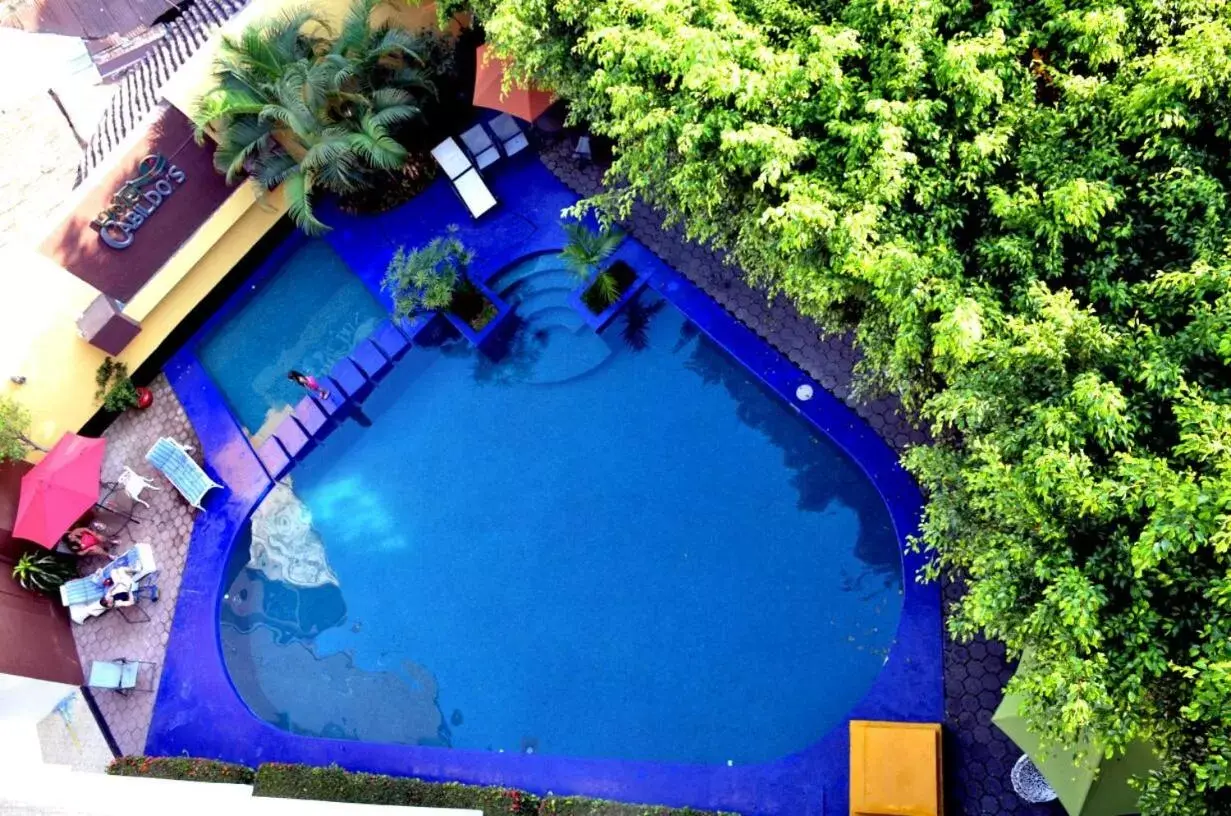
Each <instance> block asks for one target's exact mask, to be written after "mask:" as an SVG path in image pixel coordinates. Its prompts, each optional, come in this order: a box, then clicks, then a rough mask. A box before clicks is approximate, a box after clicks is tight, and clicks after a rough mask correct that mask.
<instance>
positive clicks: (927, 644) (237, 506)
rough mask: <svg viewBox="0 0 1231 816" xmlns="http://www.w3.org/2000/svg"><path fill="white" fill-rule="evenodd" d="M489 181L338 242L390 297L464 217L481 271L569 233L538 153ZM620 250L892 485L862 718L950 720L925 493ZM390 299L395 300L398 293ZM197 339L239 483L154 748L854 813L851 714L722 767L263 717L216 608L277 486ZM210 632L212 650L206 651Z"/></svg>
mask: <svg viewBox="0 0 1231 816" xmlns="http://www.w3.org/2000/svg"><path fill="white" fill-rule="evenodd" d="M491 186H492V188H493V192H494V193H495V194H496V196H497V198H499V199H500V200H501V201H502V202H504V204H503V205H502V206H501V207H500V208H499V209H498V210H497V211H496V212H494V213H493V214H491V215H489V216H487V217H485V218H484V219H483V220H482V221H480V222H478V223H474V222H472V221H470V219H469V217H468V216H467V215H466V213H465V212H464V211H463V210H462V208H461V205H460V203H459V202H457V201H456V199H455V198H454V197H453V196H452V192H451V191H450V190H449V189H448V187H447V186H446V185H444V184H442V183H440V182H438V183H436V184H434V185H432V187H430V188H429V189H428V190H427V191H426V192H425V193H424V194H423V195H421V196H419V197H418V198H416V199H414V200H413V201H411V202H409V203H408V204H407V205H405V206H403V207H402V208H400V209H398V210H396V211H394V212H390V213H385V214H383V215H380V216H376V217H371V218H365V219H358V218H349V217H345V216H342V215H341V214H334V213H329V214H327V220H329V221H330V223H333V224H335V225H336V228H335V230H334V231H333V232H332V233H330V237H329V238H328V240H329V241H330V244H331V245H332V246H333V247H334V249H335V250H336V251H337V252H338V253H339V254H340V255H341V256H342V257H343V259H344V260H345V261H346V262H347V264H348V265H350V266H351V267H352V269H354V270H355V271H356V273H357V274H358V275H359V276H360V278H361V279H362V280H364V282H365V284H367V285H368V286H369V288H370V289H372V291H373V292H374V293H377V294H378V297H381V298H384V297H385V296H384V295H383V293H380V289H379V280H380V277H381V276H382V275H383V271H384V265H385V263H386V261H387V259H388V257H389V255H390V254H391V253H392V251H393V249H394V248H396V246H397V245H398V244H399V243H408V244H410V245H416V244H420V243H423V242H426V241H427V240H430V238H431V237H433V235H435V234H439V233H440V232H442V231H443V230H444V229H445V228H446V227H447V225H448V224H451V223H456V224H458V225H459V227H460V231H461V233H462V239H463V241H465V242H466V243H467V245H468V246H471V248H472V249H474V250H475V252H476V261H475V270H476V276H477V277H479V278H480V279H486V278H487V277H490V276H491V275H493V274H495V273H496V272H497V271H499V269H501V268H503V267H504V266H506V265H507V264H508V262H509V261H510V260H511V259H513V258H517V257H522V256H525V255H530V254H533V253H539V252H545V251H553V250H558V249H559V248H560V247H561V246H563V245H564V235H563V231H562V230H561V228H560V225H559V219H558V214H559V213H560V211H561V210H563V209H564V208H566V207H568V206H570V205H572V204H573V203H574V202H575V197H574V196H573V195H572V194H571V193H570V192H569V191H568V190H567V189H566V188H565V187H563V185H561V184H560V183H559V182H558V181H557V180H556V179H555V177H554V176H552V175H551V174H550V173H549V172H548V171H547V170H546V168H544V167H543V166H542V165H541V164H539V163H538V162H535V161H530V162H522V163H520V164H518V165H516V166H509V167H505V168H502V169H498V170H497V172H496V173H495V174H494V175H493V178H492V179H491ZM621 252H622V254H624V256H625V259H626V261H627V262H628V263H629V264H630V265H631V266H632V267H633V268H634V269H635V270H637V272H638V273H640V274H642V275H643V276H644V277H645V278H646V280H647V284H648V285H649V286H650V287H651V288H653V289H654V290H655V291H657V292H658V293H660V294H661V295H662V296H664V297H666V298H667V299H669V300H670V301H671V302H672V303H673V304H675V305H676V306H677V307H678V308H679V309H680V310H681V311H682V312H684V314H685V315H686V316H687V317H688V318H689V319H690V320H692V321H693V322H694V323H696V324H697V326H698V327H699V328H700V329H701V330H702V331H704V332H705V333H706V334H707V335H709V336H710V337H711V338H712V339H713V340H714V341H715V342H717V343H718V344H719V345H721V346H722V347H723V348H725V349H726V350H727V351H728V352H729V353H730V354H732V355H733V356H734V357H736V358H737V359H738V360H739V361H740V362H741V363H743V364H744V365H745V366H746V367H747V368H748V369H749V370H750V371H752V372H753V373H754V374H756V375H757V376H758V377H759V378H760V379H761V380H762V381H763V382H764V383H765V384H766V385H767V386H768V387H769V388H771V389H772V390H774V391H775V392H776V393H778V394H779V395H780V396H781V397H782V398H783V399H784V400H786V401H787V403H788V404H790V405H792V407H794V408H795V410H797V411H799V412H800V413H801V414H802V415H803V416H805V417H807V418H808V419H809V420H810V421H811V422H812V423H813V424H815V425H816V426H817V427H818V428H819V429H820V430H822V431H823V432H825V433H826V434H828V435H829V437H830V438H831V439H833V440H834V441H835V442H836V443H837V444H838V445H839V446H840V447H841V448H842V449H843V450H845V451H846V453H847V454H848V455H850V456H851V458H852V459H853V460H854V461H855V462H857V463H858V464H859V465H860V466H861V467H862V468H863V469H864V471H865V472H866V473H867V475H868V477H869V478H870V480H871V481H872V483H873V484H874V485H875V486H876V488H877V489H878V491H879V492H880V493H881V495H882V497H883V498H884V500H885V502H886V504H887V506H888V508H889V511H890V513H891V516H892V519H893V523H894V527H895V532H896V534H897V536H898V539H899V542H900V544H901V547H902V563H903V570H904V578H905V580H904V598H903V609H902V616H901V620H900V623H899V628H898V632H897V638H896V641H895V644H894V646H893V649H892V651H891V652H890V654H889V656H888V658H887V660H886V664H885V667H884V670H883V671H882V672H881V674H880V676H879V677H878V678H877V680H876V681H875V683H874V684H873V686H872V688H871V689H870V690H869V691H868V693H867V694H866V695H865V697H864V698H863V699H862V700H861V701H860V702H859V703H858V704H857V705H856V706H855V707H854V709H853V710H852V711H851V712H850V717H851V718H861V719H889V720H908V721H929V722H940V721H941V719H942V716H943V690H942V678H941V664H940V659H941V611H940V596H939V588H938V587H937V586H936V585H935V584H921V583H918V582H917V581H916V580H915V576H916V574H917V573H918V571H919V569H920V568H921V567H922V566H923V564H924V559H923V556H921V555H920V554H918V553H916V552H914V551H912V550H911V549H910V548H908V547H907V546H906V541H907V537H908V536H910V535H911V534H913V533H914V532H915V531H916V530H917V525H918V519H919V513H920V509H921V505H922V500H921V496H920V494H919V491H918V489H917V487H916V486H915V484H914V482H913V481H912V480H911V479H910V477H909V475H908V474H907V473H906V472H905V471H904V470H903V469H902V468H901V466H900V465H899V464H898V462H897V458H896V456H895V455H894V454H893V452H892V451H891V450H890V449H889V447H888V446H887V445H886V444H885V443H884V442H883V440H881V439H880V438H879V437H878V436H877V435H876V433H875V432H874V431H873V430H872V429H871V428H870V427H869V426H867V425H866V424H865V423H864V422H863V421H862V420H860V419H859V418H858V417H857V416H855V414H854V413H853V412H851V411H850V409H848V408H847V407H846V406H845V405H843V404H842V403H841V402H839V401H838V400H837V399H836V398H835V397H833V396H832V395H830V394H829V393H828V392H827V391H825V390H824V389H823V388H821V387H820V386H819V384H817V383H814V382H812V381H811V380H809V379H808V378H807V377H805V376H804V375H802V374H801V373H800V372H799V371H798V369H796V368H795V367H794V366H793V365H791V364H790V363H789V362H788V361H787V360H786V359H785V358H784V357H782V356H781V355H780V354H779V353H778V352H777V351H775V350H774V349H773V348H772V347H770V346H768V345H767V344H766V343H765V342H764V341H762V340H761V339H760V338H758V337H757V336H756V335H755V334H753V333H752V332H751V331H750V330H748V329H747V328H746V327H744V326H742V325H741V324H739V323H738V322H736V321H735V320H734V319H733V318H732V317H731V316H729V315H728V314H727V313H726V312H725V311H723V310H722V308H721V307H719V306H718V305H717V304H716V303H715V302H714V301H712V300H711V299H710V298H709V297H708V296H707V295H705V294H704V293H703V292H701V291H700V290H698V289H697V288H696V287H695V286H693V285H692V284H691V283H689V282H688V281H687V280H685V279H684V278H683V277H682V276H680V275H679V274H677V273H676V272H675V271H674V270H672V269H671V268H670V267H668V266H666V264H664V263H663V262H662V261H660V260H659V259H658V258H657V257H656V256H655V255H653V253H651V252H650V251H649V250H647V249H646V248H645V247H644V246H642V245H641V244H639V243H637V242H636V241H633V240H631V239H629V240H627V241H626V242H625V245H624V246H623V247H622V248H621ZM240 297H241V296H238V295H237V296H236V300H237V301H238V300H239V299H240ZM382 302H384V303H386V305H389V304H388V301H387V299H386V300H382ZM192 349H193V344H192V343H190V344H189V345H188V346H186V347H185V349H184V350H182V351H181V352H180V353H179V354H177V355H176V356H175V357H174V358H173V359H172V361H171V362H170V363H169V364H168V366H167V369H166V373H167V376H168V379H169V380H170V382H171V385H172V387H173V388H174V389H175V390H176V394H177V396H178V397H179V398H180V400H181V402H182V403H183V405H184V409H185V411H186V412H187V414H188V416H189V418H190V420H191V421H192V422H193V425H194V426H195V427H196V429H197V431H198V434H199V436H200V437H201V442H202V446H203V448H204V454H205V459H206V466H207V468H208V469H210V470H211V471H213V472H214V473H216V474H218V476H220V477H221V479H222V480H223V481H224V482H225V483H226V484H227V485H228V487H230V488H231V489H230V490H229V491H228V492H226V493H225V494H223V495H221V496H220V497H219V498H218V499H217V500H215V503H214V504H212V505H210V506H209V508H208V509H209V512H207V513H204V514H200V515H199V516H198V519H197V522H196V525H195V526H194V529H193V535H192V545H191V547H190V550H189V556H188V564H187V567H186V569H185V575H184V586H183V589H182V590H181V596H180V601H179V604H178V607H177V611H176V618H175V623H174V625H173V629H172V636H171V644H170V647H169V649H168V653H167V661H166V665H165V667H164V671H163V682H162V686H161V688H160V691H159V696H158V700H157V704H156V707H155V711H154V718H153V722H152V723H151V727H150V736H149V739H148V743H147V746H146V749H147V753H150V754H162V755H179V754H185V753H186V754H190V755H194V756H206V757H217V758H222V759H228V760H232V761H236V762H243V763H247V764H256V763H260V762H266V761H281V762H303V763H307V764H312V765H328V764H331V763H337V764H340V765H342V766H343V767H347V768H350V769H354V770H366V771H372V772H377V773H393V774H400V775H416V776H421V777H424V778H427V779H437V780H457V781H463V782H471V783H479V784H498V785H510V786H518V787H523V788H527V789H530V790H534V791H538V792H546V791H548V790H550V791H553V792H555V793H565V794H568V793H584V794H589V795H596V796H602V797H607V798H612V799H619V800H623V801H634V802H651V803H660V804H666V805H689V806H694V807H707V808H722V809H727V810H734V811H737V812H740V813H743V814H746V815H748V816H754V815H762V816H813V815H815V814H845V813H846V812H847V810H848V804H847V801H848V799H847V797H848V791H847V784H848V782H847V761H848V760H847V757H848V751H849V742H848V729H847V724H846V723H845V722H843V723H840V724H839V725H838V726H837V727H835V728H834V729H832V730H831V731H830V732H829V733H828V734H826V735H824V736H823V737H822V738H821V739H820V740H819V741H818V742H817V743H815V744H814V745H812V746H810V747H809V748H807V749H806V750H804V751H801V752H799V753H796V754H793V755H791V756H788V757H785V758H783V759H781V760H778V761H774V762H769V763H763V764H758V765H748V766H735V767H722V766H697V765H676V764H671V763H652V762H626V761H615V760H586V759H573V758H567V757H550V756H539V755H534V756H528V755H523V754H491V753H486V752H471V751H464V750H459V749H439V748H427V747H414V746H404V745H389V744H371V743H362V742H353V741H343V740H330V739H321V738H313V737H302V736H296V735H294V734H291V733H288V732H286V731H282V730H280V729H278V728H276V727H274V726H272V725H269V724H267V723H265V722H263V721H261V720H260V719H258V718H257V717H256V716H255V715H254V714H253V713H252V712H251V711H250V710H249V709H248V708H247V707H246V706H245V705H244V703H243V702H242V700H241V699H240V698H239V696H238V694H237V693H236V691H235V688H234V686H233V684H232V682H231V679H230V678H229V676H228V675H227V672H226V669H225V667H224V663H223V658H222V654H221V645H220V639H219V627H218V619H219V608H220V603H221V595H222V591H223V586H222V576H223V574H224V571H225V567H226V564H227V560H228V558H229V556H230V550H231V547H232V544H233V542H234V541H235V539H236V537H237V536H238V535H239V534H240V532H241V528H242V527H243V525H244V523H245V521H246V519H247V518H248V516H249V515H250V514H251V513H252V511H253V510H254V509H255V507H256V505H257V504H258V503H259V501H260V500H261V498H262V497H263V496H264V495H265V493H266V492H267V491H268V489H269V487H270V485H271V484H272V483H271V481H270V479H269V476H268V475H267V473H266V471H265V468H264V467H262V465H261V462H260V460H259V459H258V458H257V456H256V453H255V452H254V451H253V450H252V448H251V446H250V445H249V444H248V441H247V439H246V438H245V436H244V434H243V433H242V430H241V429H240V428H239V426H238V423H237V422H236V421H235V419H234V417H233V416H232V415H231V412H230V410H229V409H228V407H227V404H226V402H225V400H224V399H223V397H222V395H221V393H220V392H219V391H218V389H217V388H216V386H214V384H213V383H212V381H210V378H209V376H208V374H207V373H206V372H205V370H204V369H203V367H202V366H201V365H200V362H199V361H198V360H197V359H196V357H195V354H194V352H193V350H192ZM804 383H807V384H810V385H812V386H813V391H814V394H815V396H814V398H813V399H811V400H809V401H807V402H802V403H801V402H799V401H798V400H796V399H795V397H794V394H795V390H796V388H797V387H798V386H799V385H801V384H804ZM204 644H212V647H211V648H202V645H204Z"/></svg>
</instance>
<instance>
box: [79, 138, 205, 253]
mask: <svg viewBox="0 0 1231 816" xmlns="http://www.w3.org/2000/svg"><path fill="white" fill-rule="evenodd" d="M184 179H185V176H184V171H183V170H181V169H179V168H178V167H176V166H175V165H174V164H171V162H169V161H167V157H166V156H164V155H162V154H161V153H153V154H151V155H149V156H146V157H145V158H144V159H142V160H141V163H140V164H138V165H137V175H136V177H134V178H130V179H129V180H128V181H126V182H124V184H123V185H122V186H121V187H120V189H119V190H117V191H116V193H115V195H113V196H112V197H111V206H110V207H108V208H107V209H105V210H103V211H102V212H100V213H99V214H98V215H97V216H95V218H94V220H93V221H91V222H90V226H91V227H93V228H94V229H96V230H98V237H99V239H100V240H101V241H102V242H103V243H104V244H106V245H107V246H109V247H111V248H112V249H127V248H128V247H129V246H130V245H131V244H132V242H133V238H134V237H135V235H136V233H137V230H138V229H140V228H141V225H142V224H144V223H145V222H146V221H148V220H149V218H150V216H151V215H153V214H154V211H155V210H157V209H158V208H159V207H160V206H162V202H163V201H165V200H166V199H167V198H168V197H170V195H171V194H172V193H174V192H175V189H176V188H177V187H178V186H179V185H181V184H183V183H184Z"/></svg>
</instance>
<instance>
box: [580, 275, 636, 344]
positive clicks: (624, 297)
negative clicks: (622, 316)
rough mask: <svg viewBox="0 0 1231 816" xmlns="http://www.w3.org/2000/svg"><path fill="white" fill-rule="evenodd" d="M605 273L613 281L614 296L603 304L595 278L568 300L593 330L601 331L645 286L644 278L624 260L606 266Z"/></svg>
mask: <svg viewBox="0 0 1231 816" xmlns="http://www.w3.org/2000/svg"><path fill="white" fill-rule="evenodd" d="M605 274H607V275H610V276H611V277H612V279H613V280H614V281H615V286H616V292H615V298H614V299H613V300H612V301H611V302H610V303H608V304H606V305H604V299H603V298H602V296H601V295H599V294H598V291H597V290H598V283H597V282H596V280H595V279H591V280H589V281H587V282H586V284H585V286H584V288H582V289H580V290H577V291H574V292H573V294H572V296H571V298H570V302H571V303H572V304H573V307H574V308H575V309H577V311H579V312H580V313H581V318H582V320H584V321H585V322H586V324H587V325H588V326H589V327H590V328H592V329H594V330H595V331H601V330H602V329H603V328H604V327H605V326H606V325H607V324H608V323H610V322H611V319H612V318H613V317H615V316H616V314H617V313H618V312H619V311H620V310H621V309H623V308H624V306H625V305H626V304H627V303H628V302H629V301H630V300H632V299H633V298H635V297H636V296H637V293H638V292H640V291H641V290H642V289H643V288H645V278H643V277H641V276H640V275H638V274H637V272H636V270H634V269H633V268H632V267H631V266H629V265H628V264H626V263H625V262H624V261H616V262H615V263H613V264H612V265H611V266H610V267H608V268H607V270H606V272H605Z"/></svg>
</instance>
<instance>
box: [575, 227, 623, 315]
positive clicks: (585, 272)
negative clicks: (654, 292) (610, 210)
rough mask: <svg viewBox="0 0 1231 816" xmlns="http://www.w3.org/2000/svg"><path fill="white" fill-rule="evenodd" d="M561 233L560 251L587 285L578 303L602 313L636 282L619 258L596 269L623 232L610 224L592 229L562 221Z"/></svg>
mask: <svg viewBox="0 0 1231 816" xmlns="http://www.w3.org/2000/svg"><path fill="white" fill-rule="evenodd" d="M564 232H565V234H566V235H567V236H568V241H567V243H566V244H565V246H564V251H563V252H561V253H560V254H561V256H562V257H563V258H564V262H565V264H567V265H568V267H569V269H571V270H572V271H573V274H575V275H576V276H577V278H578V279H579V280H580V281H582V282H583V283H586V284H588V285H587V286H586V288H585V289H584V290H583V291H582V293H581V302H582V303H583V304H585V306H586V308H587V309H589V310H590V312H591V314H595V315H598V314H602V313H603V312H604V311H606V310H607V309H608V308H609V307H610V306H611V305H612V304H614V303H616V302H617V301H619V300H620V298H621V297H623V296H624V293H625V292H627V291H628V290H629V289H630V288H632V286H633V284H635V283H636V282H637V273H636V272H634V271H633V270H632V267H630V266H629V265H628V264H626V263H624V262H623V261H617V262H616V263H614V264H612V265H611V266H609V267H607V268H606V269H603V270H600V269H599V267H600V266H602V264H603V262H604V261H606V260H607V259H608V258H610V257H611V254H612V253H613V252H615V251H616V250H617V249H618V248H619V246H620V242H621V241H623V240H624V233H622V232H620V231H619V230H618V229H612V228H610V227H602V228H601V229H599V230H598V231H597V232H595V231H594V230H591V229H590V228H589V227H587V226H586V225H585V224H582V223H580V222H574V223H570V224H565V225H564Z"/></svg>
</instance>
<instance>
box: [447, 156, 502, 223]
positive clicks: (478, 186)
mask: <svg viewBox="0 0 1231 816" xmlns="http://www.w3.org/2000/svg"><path fill="white" fill-rule="evenodd" d="M432 158H434V159H436V163H437V164H439V165H440V169H441V170H444V171H445V175H446V176H448V177H449V181H450V182H451V183H452V184H453V189H454V190H456V191H457V194H458V195H459V196H460V197H461V199H462V203H463V204H465V205H466V209H468V210H470V215H471V216H472V217H474V218H478V217H479V216H481V215H483V214H484V213H485V212H487V211H488V210H490V209H491V208H492V207H495V206H496V198H495V196H493V195H492V191H491V190H489V189H487V185H486V184H485V183H483V178H482V176H480V175H479V171H478V169H477V168H476V167H475V166H474V165H473V164H471V163H470V159H468V158H466V154H465V153H464V152H462V149H461V148H460V147H459V146H458V144H457V142H455V141H453V139H452V138H448V139H445V140H444V141H443V142H441V143H440V144H438V145H436V146H435V147H434V148H432Z"/></svg>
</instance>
